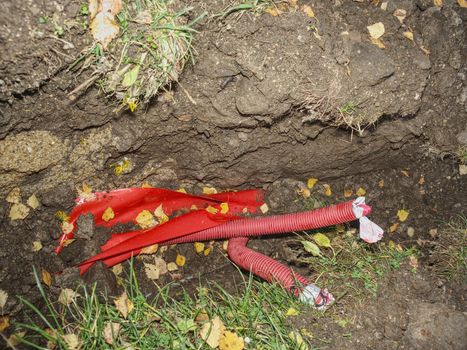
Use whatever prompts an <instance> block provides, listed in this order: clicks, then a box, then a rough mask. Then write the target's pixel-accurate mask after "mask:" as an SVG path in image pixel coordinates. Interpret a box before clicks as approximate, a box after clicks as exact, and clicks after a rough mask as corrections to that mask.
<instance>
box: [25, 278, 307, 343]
mask: <svg viewBox="0 0 467 350" xmlns="http://www.w3.org/2000/svg"><path fill="white" fill-rule="evenodd" d="M34 274H35V276H36V282H37V286H38V288H39V291H40V293H41V295H42V297H43V299H44V301H45V304H46V307H47V313H43V312H42V311H41V310H39V308H37V307H36V306H35V305H33V304H31V303H30V302H28V301H27V300H25V299H22V302H23V304H24V305H25V306H27V308H29V309H30V311H32V312H33V313H34V314H36V316H38V317H39V319H40V323H35V322H33V321H32V319H31V321H30V323H23V324H18V325H17V327H18V328H19V330H23V331H26V332H27V333H26V335H25V336H24V337H23V338H21V341H22V342H23V343H24V344H26V345H28V346H30V347H31V348H36V349H43V348H44V346H46V345H47V344H48V346H49V347H52V346H55V349H67V341H68V339H67V335H69V334H74V335H76V336H77V338H78V339H79V342H80V344H81V348H83V349H124V348H134V349H205V348H208V346H207V345H206V344H205V343H204V341H203V340H202V339H201V338H200V336H199V330H200V329H201V327H202V325H203V324H204V323H205V322H207V321H199V318H197V317H198V316H199V315H200V314H201V313H203V314H206V313H207V315H208V316H209V319H212V318H213V317H215V316H219V317H220V318H221V319H222V321H223V323H224V324H225V327H226V329H227V330H230V331H233V332H235V333H237V334H238V335H239V336H241V337H243V338H244V339H248V340H247V342H248V348H255V349H281V350H284V349H294V348H297V344H296V343H294V341H293V340H292V339H291V338H290V337H289V333H290V331H291V329H292V328H291V327H292V326H291V325H289V324H288V323H287V322H286V317H287V316H286V312H287V310H288V309H289V308H291V307H293V308H295V309H297V310H299V309H300V307H301V306H300V305H299V302H298V300H297V299H296V298H295V297H293V296H291V295H290V294H288V293H287V292H286V291H284V290H283V289H281V288H280V287H279V286H278V285H275V284H270V283H263V282H258V281H256V280H253V279H252V278H250V279H249V280H248V281H245V283H244V284H242V285H240V286H238V288H239V289H240V291H239V292H240V293H239V295H232V294H230V293H228V292H227V291H226V290H225V289H223V288H222V287H220V286H219V285H214V284H213V285H211V286H209V287H208V288H206V287H199V288H197V289H196V291H192V292H191V293H188V292H187V291H185V290H184V289H182V288H181V287H180V286H179V285H177V284H175V283H174V284H170V285H166V286H163V287H160V286H157V285H155V286H154V289H155V293H154V294H155V297H154V298H153V299H152V300H148V298H147V297H146V296H145V295H143V294H142V293H141V291H140V289H139V287H138V282H137V279H136V276H135V274H134V270H133V269H131V270H130V275H129V276H127V278H126V280H125V281H124V287H125V290H126V293H127V295H128V298H129V299H130V300H131V302H132V303H133V305H134V309H133V310H132V311H131V312H130V313H129V314H128V316H127V318H124V317H122V315H121V314H120V313H119V312H118V310H117V309H116V308H115V306H114V305H113V302H112V301H111V300H109V298H107V297H105V298H104V301H102V298H99V296H98V295H97V294H96V290H95V288H91V289H90V290H89V289H88V288H86V287H85V286H81V287H79V288H78V289H77V290H76V291H77V292H78V293H79V294H80V297H79V298H77V299H76V300H74V301H73V302H72V303H71V304H70V305H68V306H63V305H60V304H58V303H56V302H53V301H52V300H50V298H49V297H48V296H47V295H46V293H45V291H44V288H43V287H42V285H41V282H40V278H39V276H38V274H37V271H35V270H34ZM174 292H175V293H174ZM174 294H175V295H176V297H173V295H174ZM108 322H114V323H118V324H119V325H120V327H121V331H120V332H119V334H116V335H115V334H114V340H113V344H108V343H107V342H106V340H105V338H104V328H105V325H106V324H107V323H108ZM297 349H298V348H297Z"/></svg>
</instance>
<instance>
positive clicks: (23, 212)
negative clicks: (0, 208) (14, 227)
mask: <svg viewBox="0 0 467 350" xmlns="http://www.w3.org/2000/svg"><path fill="white" fill-rule="evenodd" d="M28 215H29V208H28V207H27V206H25V205H24V204H23V203H15V204H13V205H12V206H11V209H10V215H9V216H10V220H23V219H25V218H26V217H27V216H28Z"/></svg>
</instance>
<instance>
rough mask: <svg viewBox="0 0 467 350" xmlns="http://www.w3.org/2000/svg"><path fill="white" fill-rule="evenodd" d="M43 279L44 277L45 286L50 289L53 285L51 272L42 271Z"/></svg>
mask: <svg viewBox="0 0 467 350" xmlns="http://www.w3.org/2000/svg"><path fill="white" fill-rule="evenodd" d="M41 277H42V282H44V284H45V285H46V286H47V287H50V286H51V285H52V275H51V274H50V272H49V271H47V270H44V269H42V271H41Z"/></svg>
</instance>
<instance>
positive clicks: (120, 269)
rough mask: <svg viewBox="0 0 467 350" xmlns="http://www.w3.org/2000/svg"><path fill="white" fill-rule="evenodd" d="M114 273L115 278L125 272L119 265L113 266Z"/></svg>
mask: <svg viewBox="0 0 467 350" xmlns="http://www.w3.org/2000/svg"><path fill="white" fill-rule="evenodd" d="M112 272H113V273H114V275H115V276H119V275H120V274H121V273H122V272H123V266H122V264H117V265H114V266H112Z"/></svg>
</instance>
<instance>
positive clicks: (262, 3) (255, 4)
mask: <svg viewBox="0 0 467 350" xmlns="http://www.w3.org/2000/svg"><path fill="white" fill-rule="evenodd" d="M284 2H285V3H286V1H278V0H242V1H241V2H240V3H239V4H234V5H230V6H228V7H227V8H225V9H224V10H223V11H221V12H220V13H218V14H216V15H214V17H220V18H221V19H222V18H226V17H227V16H229V15H231V14H234V13H239V14H240V15H241V14H243V13H245V12H246V11H249V12H252V13H253V14H261V13H263V12H265V11H266V10H267V9H270V8H275V7H276V6H277V3H284Z"/></svg>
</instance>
